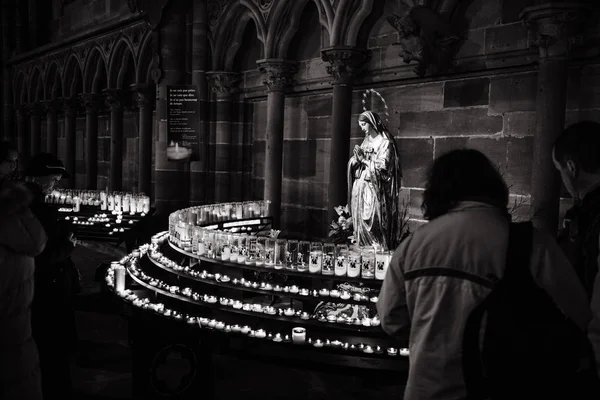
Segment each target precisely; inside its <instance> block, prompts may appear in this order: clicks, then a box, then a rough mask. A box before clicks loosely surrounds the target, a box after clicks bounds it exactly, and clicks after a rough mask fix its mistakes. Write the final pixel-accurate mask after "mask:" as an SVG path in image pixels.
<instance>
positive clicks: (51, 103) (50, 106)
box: [42, 100, 60, 114]
mask: <svg viewBox="0 0 600 400" xmlns="http://www.w3.org/2000/svg"><path fill="white" fill-rule="evenodd" d="M59 106H60V104H59V101H58V100H44V101H42V108H43V110H44V112H45V113H46V114H51V113H56V111H57V109H58V108H59Z"/></svg>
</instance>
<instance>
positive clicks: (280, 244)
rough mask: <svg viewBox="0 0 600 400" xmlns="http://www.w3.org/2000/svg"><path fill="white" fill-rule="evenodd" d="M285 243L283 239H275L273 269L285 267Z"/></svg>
mask: <svg viewBox="0 0 600 400" xmlns="http://www.w3.org/2000/svg"><path fill="white" fill-rule="evenodd" d="M286 245H287V240H285V239H277V240H276V241H275V256H274V258H275V260H274V263H273V267H274V268H275V269H283V268H285V266H286V264H287V262H286V259H285V247H286Z"/></svg>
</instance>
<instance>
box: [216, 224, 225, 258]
mask: <svg viewBox="0 0 600 400" xmlns="http://www.w3.org/2000/svg"><path fill="white" fill-rule="evenodd" d="M226 241H227V235H226V234H224V233H223V232H221V231H215V242H214V243H215V247H214V254H215V258H216V259H218V260H221V255H222V254H223V246H225V242H226Z"/></svg>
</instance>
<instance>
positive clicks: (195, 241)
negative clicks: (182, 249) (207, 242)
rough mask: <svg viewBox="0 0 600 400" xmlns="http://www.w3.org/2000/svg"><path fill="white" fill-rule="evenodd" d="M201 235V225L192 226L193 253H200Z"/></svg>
mask: <svg viewBox="0 0 600 400" xmlns="http://www.w3.org/2000/svg"><path fill="white" fill-rule="evenodd" d="M199 236H200V227H199V226H194V227H193V228H192V253H193V254H198V237H199Z"/></svg>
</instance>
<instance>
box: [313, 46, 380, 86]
mask: <svg viewBox="0 0 600 400" xmlns="http://www.w3.org/2000/svg"><path fill="white" fill-rule="evenodd" d="M321 58H322V59H323V61H325V62H326V63H329V65H327V73H329V74H330V75H331V76H333V82H332V84H334V85H348V84H350V83H351V82H352V79H353V78H354V77H356V76H357V75H358V74H360V73H361V71H362V70H363V67H364V65H365V63H366V62H367V60H368V59H369V53H368V52H366V51H365V50H359V49H356V48H353V47H350V46H337V47H330V48H327V49H323V50H321Z"/></svg>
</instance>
